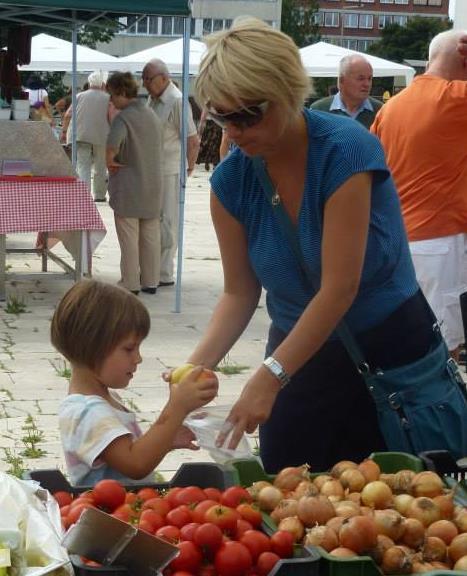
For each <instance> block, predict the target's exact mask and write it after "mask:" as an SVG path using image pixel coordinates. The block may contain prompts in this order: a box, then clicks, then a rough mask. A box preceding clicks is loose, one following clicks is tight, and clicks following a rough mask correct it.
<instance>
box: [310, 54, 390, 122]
mask: <svg viewBox="0 0 467 576" xmlns="http://www.w3.org/2000/svg"><path fill="white" fill-rule="evenodd" d="M372 82H373V68H372V67H371V64H370V63H369V62H368V60H367V59H366V58H364V57H363V56H359V55H358V54H355V55H353V54H352V55H351V56H344V58H342V60H341V61H340V62H339V78H338V87H339V92H338V93H337V94H336V95H335V96H328V97H327V98H322V99H321V100H317V101H316V102H314V103H313V104H312V105H311V108H313V109H315V110H323V111H326V112H332V113H333V114H341V115H343V116H349V117H350V118H354V119H355V120H358V121H359V122H360V123H361V124H363V125H364V126H366V128H369V127H370V126H371V124H372V123H373V120H374V119H375V116H376V113H377V112H378V110H379V109H380V108H381V106H382V105H383V104H382V103H381V102H380V101H379V100H376V99H375V98H372V97H371V96H370V90H371V85H372Z"/></svg>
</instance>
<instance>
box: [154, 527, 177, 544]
mask: <svg viewBox="0 0 467 576" xmlns="http://www.w3.org/2000/svg"><path fill="white" fill-rule="evenodd" d="M156 536H157V537H158V538H163V539H164V540H167V542H170V543H171V544H176V543H177V542H178V541H179V540H180V528H177V527H176V526H172V525H170V524H167V525H166V526H162V528H159V530H156Z"/></svg>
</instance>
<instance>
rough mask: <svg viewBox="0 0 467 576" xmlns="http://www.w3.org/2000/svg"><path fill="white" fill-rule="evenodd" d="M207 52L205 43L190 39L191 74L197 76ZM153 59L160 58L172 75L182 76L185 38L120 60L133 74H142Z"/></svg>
mask: <svg viewBox="0 0 467 576" xmlns="http://www.w3.org/2000/svg"><path fill="white" fill-rule="evenodd" d="M205 51H206V45H205V44H204V42H199V41H198V40H193V39H192V38H191V39H190V68H189V73H190V74H192V75H196V74H197V73H198V69H199V64H200V61H201V57H202V56H203V54H204V52H205ZM153 58H159V59H160V60H162V61H163V62H165V63H166V64H167V67H168V68H169V72H170V73H171V74H181V73H182V67H183V38H177V40H172V41H171V42H165V43H164V44H158V45H157V46H152V47H151V48H146V50H141V51H140V52H135V53H134V54H129V55H128V56H123V57H122V58H119V61H120V62H122V63H125V64H127V66H128V67H129V69H130V70H131V71H132V72H141V70H142V69H143V68H144V65H145V64H147V63H148V62H149V60H152V59H153Z"/></svg>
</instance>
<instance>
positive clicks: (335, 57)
mask: <svg viewBox="0 0 467 576" xmlns="http://www.w3.org/2000/svg"><path fill="white" fill-rule="evenodd" d="M351 54H358V55H360V56H364V57H365V58H366V59H367V60H368V62H369V63H370V64H371V65H372V67H373V76H375V77H382V76H404V77H405V83H406V85H408V84H410V82H412V79H413V77H414V75H415V70H414V69H413V68H412V67H411V66H406V65H404V64H397V63H396V62H391V61H390V60H384V59H383V58H377V57H376V56H371V55H370V54H364V53H363V52H357V51H356V50H349V49H347V48H342V47H341V46H335V45H334V44H328V43H327V42H317V43H316V44H310V46H305V47H304V48H301V49H300V55H301V57H302V62H303V65H304V66H305V68H306V70H307V72H308V75H309V76H312V77H313V76H314V77H317V78H318V77H324V78H337V76H338V70H339V62H340V60H341V59H342V58H343V57H344V56H349V55H351Z"/></svg>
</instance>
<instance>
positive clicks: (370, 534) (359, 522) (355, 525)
mask: <svg viewBox="0 0 467 576" xmlns="http://www.w3.org/2000/svg"><path fill="white" fill-rule="evenodd" d="M377 536H378V532H377V530H376V525H375V521H374V520H373V518H370V517H368V516H353V517H352V518H348V519H346V520H345V521H344V523H343V524H342V526H341V529H340V530H339V542H340V544H341V546H344V548H350V550H353V551H354V552H356V553H357V554H363V553H364V552H367V551H368V550H371V549H372V548H374V547H375V546H376V544H377Z"/></svg>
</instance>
